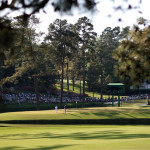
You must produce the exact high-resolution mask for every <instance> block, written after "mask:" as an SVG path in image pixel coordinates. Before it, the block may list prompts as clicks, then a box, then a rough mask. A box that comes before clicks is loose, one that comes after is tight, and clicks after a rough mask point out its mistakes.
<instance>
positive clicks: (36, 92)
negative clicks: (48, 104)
mask: <svg viewBox="0 0 150 150" xmlns="http://www.w3.org/2000/svg"><path fill="white" fill-rule="evenodd" d="M34 88H35V95H36V108H37V110H39V109H40V103H39V92H38V81H37V77H36V76H34Z"/></svg>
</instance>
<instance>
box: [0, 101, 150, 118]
mask: <svg viewBox="0 0 150 150" xmlns="http://www.w3.org/2000/svg"><path fill="white" fill-rule="evenodd" d="M144 104H146V100H137V101H134V103H133V102H127V103H123V104H122V105H121V107H91V108H72V109H67V113H66V114H65V113H64V110H63V109H58V113H56V112H55V110H54V109H53V110H43V111H22V112H7V113H1V114H0V121H6V120H52V119H53V120H59V119H120V118H132V119H136V118H150V107H149V106H146V105H145V106H144Z"/></svg>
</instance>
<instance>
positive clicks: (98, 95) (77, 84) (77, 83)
mask: <svg viewBox="0 0 150 150" xmlns="http://www.w3.org/2000/svg"><path fill="white" fill-rule="evenodd" d="M81 87H83V84H82V82H81ZM56 88H57V89H59V90H60V89H61V86H60V84H56ZM86 88H87V86H86ZM64 91H65V92H67V80H64ZM69 91H70V92H74V93H77V94H79V93H80V82H79V81H76V82H75V85H74V91H73V84H72V82H71V80H69ZM85 93H86V94H88V96H90V97H93V92H89V91H87V89H85ZM94 97H96V98H100V94H99V93H94ZM105 97H106V98H108V97H109V95H104V98H105Z"/></svg>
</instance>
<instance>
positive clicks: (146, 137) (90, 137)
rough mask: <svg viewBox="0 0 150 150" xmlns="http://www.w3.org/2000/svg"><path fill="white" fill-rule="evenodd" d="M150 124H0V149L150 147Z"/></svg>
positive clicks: (127, 149)
mask: <svg viewBox="0 0 150 150" xmlns="http://www.w3.org/2000/svg"><path fill="white" fill-rule="evenodd" d="M149 141H150V126H116V125H114V126H101V125H80V126H77V125H65V126H63V125H9V124H8V125H3V124H1V125H0V150H56V149H58V150H59V149H60V150H148V149H149V148H150V142H149Z"/></svg>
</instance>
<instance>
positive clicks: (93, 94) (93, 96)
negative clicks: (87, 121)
mask: <svg viewBox="0 0 150 150" xmlns="http://www.w3.org/2000/svg"><path fill="white" fill-rule="evenodd" d="M93 98H94V90H93Z"/></svg>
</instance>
